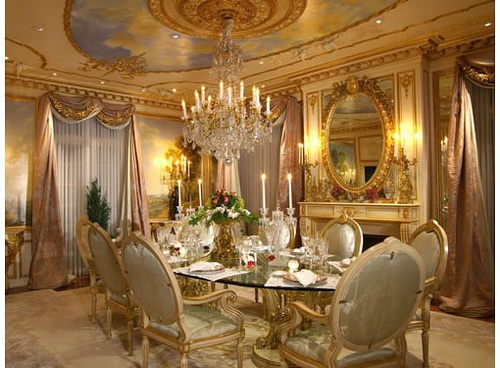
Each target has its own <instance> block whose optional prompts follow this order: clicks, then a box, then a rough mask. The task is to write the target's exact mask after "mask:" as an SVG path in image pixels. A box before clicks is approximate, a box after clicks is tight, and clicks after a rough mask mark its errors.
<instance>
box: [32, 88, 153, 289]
mask: <svg viewBox="0 0 500 368" xmlns="http://www.w3.org/2000/svg"><path fill="white" fill-rule="evenodd" d="M53 114H58V116H60V117H61V119H62V120H64V121H67V122H73V123H75V122H79V121H83V120H85V119H88V118H90V117H94V116H95V117H96V119H97V120H98V121H99V122H101V124H104V125H106V126H108V127H110V128H112V129H129V137H130V145H129V149H130V165H129V170H130V200H131V214H132V230H134V231H135V230H138V231H140V232H141V233H142V234H144V235H146V236H149V234H150V229H149V214H148V209H147V197H146V190H145V181H144V172H143V170H142V157H141V143H140V136H139V130H138V123H137V120H136V115H135V108H134V106H133V105H129V104H127V105H119V104H110V103H106V102H104V101H101V100H99V99H97V98H91V97H86V96H63V95H59V94H55V93H50V92H49V93H46V94H44V95H43V96H42V97H41V98H40V99H39V100H38V103H37V111H36V118H35V147H34V152H35V153H34V174H33V194H32V217H33V218H32V261H31V269H30V276H29V288H30V289H49V288H56V287H59V286H62V285H65V284H66V283H67V281H68V266H67V260H66V256H65V251H64V240H63V230H62V223H61V206H60V200H59V189H58V185H57V167H56V165H57V163H56V157H55V139H54V126H53V124H54V121H53ZM125 184H127V183H125ZM117 185H122V183H117ZM124 202H126V201H124ZM122 205H123V206H128V204H127V203H123V204H122ZM127 212H128V211H127V210H125V211H123V210H122V213H124V216H125V217H126V214H127ZM127 220H128V219H126V218H123V221H124V224H127ZM75 225H76V224H75ZM123 231H124V232H125V234H126V231H127V226H123Z"/></svg>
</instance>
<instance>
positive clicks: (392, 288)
mask: <svg viewBox="0 0 500 368" xmlns="http://www.w3.org/2000/svg"><path fill="white" fill-rule="evenodd" d="M424 279H425V275H424V265H423V262H422V259H421V257H420V254H418V253H417V252H416V251H415V250H414V249H413V248H412V247H409V246H408V245H407V244H404V243H402V242H401V241H399V240H398V239H396V238H393V237H390V238H387V239H386V240H384V242H383V243H380V244H379V245H377V246H375V247H374V248H371V249H368V250H367V251H366V252H364V254H363V255H362V256H360V257H359V258H358V259H357V260H356V261H355V262H353V263H352V264H351V266H350V267H349V268H348V269H347V270H346V272H345V273H344V274H343V275H342V278H341V279H340V282H339V284H338V287H337V289H336V290H335V293H334V296H333V300H332V304H331V307H330V308H331V312H330V316H329V317H330V318H329V319H330V327H331V329H332V333H333V336H334V338H335V339H336V340H337V341H339V344H341V345H342V346H343V347H345V348H347V349H350V350H355V351H365V350H369V349H374V348H378V347H381V346H383V345H385V344H386V343H388V342H389V341H390V340H393V339H394V338H395V337H396V336H397V334H398V333H400V332H401V331H404V330H405V329H406V324H407V323H408V321H409V320H410V318H411V317H412V316H413V314H414V313H415V311H416V309H417V307H418V304H419V303H420V300H421V299H422V292H423V288H424Z"/></svg>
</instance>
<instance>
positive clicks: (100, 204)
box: [87, 179, 111, 231]
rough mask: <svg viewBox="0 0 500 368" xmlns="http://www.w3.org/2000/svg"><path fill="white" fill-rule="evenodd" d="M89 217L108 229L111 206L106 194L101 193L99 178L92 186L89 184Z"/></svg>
mask: <svg viewBox="0 0 500 368" xmlns="http://www.w3.org/2000/svg"><path fill="white" fill-rule="evenodd" d="M87 217H88V218H89V220H90V221H92V222H97V223H98V224H99V225H100V226H101V227H102V228H103V229H104V230H106V231H108V225H109V219H110V218H111V207H109V203H108V198H107V196H106V194H102V193H101V186H100V185H99V183H98V181H97V179H94V181H92V182H91V183H90V186H87Z"/></svg>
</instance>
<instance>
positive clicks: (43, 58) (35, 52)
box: [5, 37, 47, 68]
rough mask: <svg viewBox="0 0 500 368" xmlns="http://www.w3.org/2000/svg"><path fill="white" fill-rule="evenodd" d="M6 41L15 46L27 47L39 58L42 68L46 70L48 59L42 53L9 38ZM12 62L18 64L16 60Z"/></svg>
mask: <svg viewBox="0 0 500 368" xmlns="http://www.w3.org/2000/svg"><path fill="white" fill-rule="evenodd" d="M5 41H8V42H12V43H13V44H15V45H17V46H20V47H25V48H27V49H28V50H30V51H31V52H32V53H33V54H35V55H36V56H38V57H39V58H40V60H41V65H40V68H45V67H46V66H47V58H46V57H45V56H43V55H42V54H41V53H40V52H38V51H37V50H35V49H34V48H33V47H31V46H29V45H26V44H25V43H22V42H18V41H14V40H13V39H11V38H8V37H5ZM6 56H9V55H6ZM12 61H13V62H16V61H15V60H12Z"/></svg>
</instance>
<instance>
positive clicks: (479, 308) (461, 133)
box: [440, 57, 495, 317]
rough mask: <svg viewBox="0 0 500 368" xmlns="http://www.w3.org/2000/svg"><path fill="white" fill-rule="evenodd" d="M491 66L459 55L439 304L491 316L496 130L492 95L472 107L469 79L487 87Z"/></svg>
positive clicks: (450, 309)
mask: <svg viewBox="0 0 500 368" xmlns="http://www.w3.org/2000/svg"><path fill="white" fill-rule="evenodd" d="M491 69H492V71H491V73H489V75H488V73H486V74H485V73H484V71H485V69H484V68H482V69H481V70H479V69H475V68H474V67H473V66H472V65H470V64H469V63H468V62H467V60H466V59H465V58H463V57H462V58H459V59H458V61H457V67H456V74H455V81H454V86H453V100H452V113H451V117H450V126H449V130H448V154H447V171H448V178H447V181H448V222H447V228H446V230H447V235H448V242H449V248H448V252H449V255H448V263H447V269H446V276H445V281H444V284H443V287H442V289H441V292H440V294H441V296H440V298H441V301H442V304H441V305H440V308H441V309H443V310H445V311H447V312H449V313H453V314H458V315H462V316H467V317H485V316H491V315H492V314H494V305H495V303H494V302H495V296H494V259H493V253H494V250H493V246H494V228H493V226H492V224H494V218H492V217H494V190H490V189H489V188H492V187H493V186H492V185H490V184H487V182H488V181H490V182H491V181H493V180H494V179H493V172H492V170H493V157H494V154H493V152H494V138H493V137H494V134H492V133H491V132H492V131H494V98H489V100H488V101H486V103H485V104H484V105H483V106H482V107H481V108H480V109H476V110H480V111H476V112H475V111H474V110H473V103H472V101H471V93H470V89H471V88H470V87H468V83H470V82H468V80H469V81H472V82H473V83H475V84H476V85H477V84H482V86H483V87H485V88H491V86H494V70H493V68H491ZM493 92H494V90H493ZM485 110H489V112H490V113H489V114H488V115H489V116H488V115H485V114H484V112H485ZM491 110H493V113H491ZM481 113H482V114H483V117H482V118H480V117H479V116H480V114H481ZM475 116H476V119H477V120H478V121H476V122H475V119H474V118H475ZM478 124H479V125H484V127H482V128H481V129H482V130H483V131H484V130H485V129H486V131H489V133H486V134H482V136H483V137H484V138H487V139H490V141H489V142H488V141H484V140H483V141H481V142H480V141H479V135H478ZM488 129H489V130H488ZM478 146H480V147H482V151H484V152H487V153H488V155H489V156H490V158H489V160H490V161H491V162H490V163H489V164H488V163H486V162H484V161H485V158H484V157H483V159H482V160H480V156H479V153H478ZM481 161H483V162H481ZM480 164H482V165H480ZM481 166H483V169H482V170H481V168H480V167H481Z"/></svg>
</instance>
